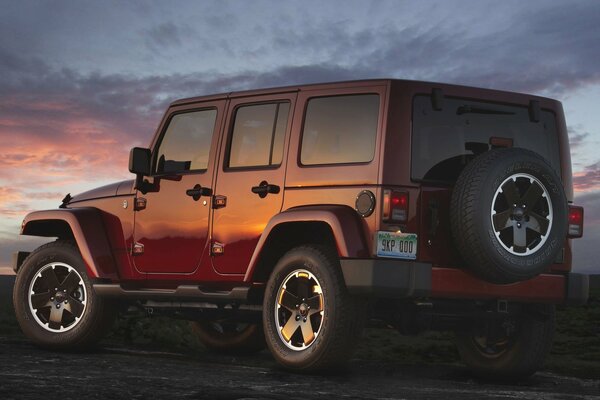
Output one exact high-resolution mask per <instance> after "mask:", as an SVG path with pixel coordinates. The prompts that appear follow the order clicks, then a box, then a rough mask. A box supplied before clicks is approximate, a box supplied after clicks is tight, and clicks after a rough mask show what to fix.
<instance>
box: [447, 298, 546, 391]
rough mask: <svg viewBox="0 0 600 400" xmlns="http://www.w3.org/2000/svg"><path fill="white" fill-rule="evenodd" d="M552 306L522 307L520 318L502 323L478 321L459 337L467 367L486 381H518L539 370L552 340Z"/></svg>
mask: <svg viewBox="0 0 600 400" xmlns="http://www.w3.org/2000/svg"><path fill="white" fill-rule="evenodd" d="M554 315H555V309H554V306H553V305H529V306H525V310H524V311H523V312H522V314H520V315H518V316H515V317H512V318H506V319H504V320H501V321H486V322H483V321H479V322H477V323H475V324H473V326H472V327H471V329H470V330H469V331H467V332H463V333H458V334H457V336H456V345H457V348H458V352H459V353H460V356H461V358H462V360H463V362H464V363H465V364H466V365H467V367H468V368H469V369H470V370H471V371H472V373H473V374H474V375H476V376H479V377H481V378H484V379H489V380H518V379H524V378H527V377H529V376H531V375H533V374H534V373H535V372H536V371H537V370H539V369H540V368H541V367H542V365H543V363H544V360H545V358H546V356H547V355H548V353H549V352H550V348H551V347H552V340H553V336H554V325H555V319H554Z"/></svg>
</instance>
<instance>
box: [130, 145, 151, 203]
mask: <svg viewBox="0 0 600 400" xmlns="http://www.w3.org/2000/svg"><path fill="white" fill-rule="evenodd" d="M151 157H152V154H151V153H150V149H145V148H143V147H134V148H133V149H131V152H129V172H131V173H134V174H135V188H136V189H138V190H140V191H141V192H142V193H143V194H146V193H147V192H148V189H149V188H148V186H149V185H148V182H147V181H145V180H144V176H149V175H150V172H151V171H150V165H151V164H150V158H151Z"/></svg>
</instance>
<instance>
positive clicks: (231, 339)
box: [191, 321, 266, 354]
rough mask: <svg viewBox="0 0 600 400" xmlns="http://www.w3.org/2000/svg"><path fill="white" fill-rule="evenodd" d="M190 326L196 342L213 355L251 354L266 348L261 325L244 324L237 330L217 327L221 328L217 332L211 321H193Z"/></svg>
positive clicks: (222, 325) (224, 326)
mask: <svg viewBox="0 0 600 400" xmlns="http://www.w3.org/2000/svg"><path fill="white" fill-rule="evenodd" d="M235 325H237V324H235ZM191 326H192V331H193V332H194V333H195V334H196V337H197V338H198V340H200V342H201V343H202V344H203V345H204V346H205V347H206V348H207V349H209V350H210V351H213V352H215V353H222V354H252V353H258V352H259V351H261V350H263V349H264V348H265V347H266V343H265V335H264V332H263V329H262V325H261V324H244V325H243V326H242V328H241V329H239V330H238V327H237V326H235V329H227V325H226V324H225V325H224V324H219V325H217V326H220V327H221V328H222V329H221V330H218V329H217V326H215V323H214V322H212V321H194V322H192V323H191Z"/></svg>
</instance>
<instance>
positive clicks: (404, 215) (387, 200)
mask: <svg viewBox="0 0 600 400" xmlns="http://www.w3.org/2000/svg"><path fill="white" fill-rule="evenodd" d="M383 220H384V221H389V222H407V221H408V193H406V192H399V191H396V190H390V189H385V190H384V191H383Z"/></svg>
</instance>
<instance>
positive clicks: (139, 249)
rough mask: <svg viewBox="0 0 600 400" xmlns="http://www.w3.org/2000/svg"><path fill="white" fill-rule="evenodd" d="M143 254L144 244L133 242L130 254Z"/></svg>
mask: <svg viewBox="0 0 600 400" xmlns="http://www.w3.org/2000/svg"><path fill="white" fill-rule="evenodd" d="M142 254H144V245H143V244H141V243H138V242H135V243H134V244H133V246H131V255H132V256H141V255H142Z"/></svg>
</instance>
